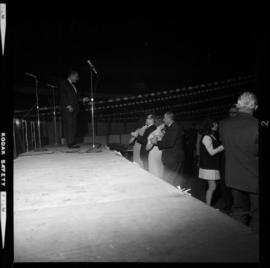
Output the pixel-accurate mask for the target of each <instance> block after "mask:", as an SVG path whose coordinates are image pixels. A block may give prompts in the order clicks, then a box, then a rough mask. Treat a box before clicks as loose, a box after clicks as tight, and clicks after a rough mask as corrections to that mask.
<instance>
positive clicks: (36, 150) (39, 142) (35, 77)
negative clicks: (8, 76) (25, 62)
mask: <svg viewBox="0 0 270 268" xmlns="http://www.w3.org/2000/svg"><path fill="white" fill-rule="evenodd" d="M25 74H26V75H28V76H30V77H32V78H34V79H35V93H36V105H37V106H36V108H37V126H38V127H37V129H38V145H39V147H38V148H36V149H35V150H34V151H35V152H40V151H47V149H45V148H42V147H41V135H40V117H39V101H38V79H37V76H34V75H32V74H28V73H25Z"/></svg>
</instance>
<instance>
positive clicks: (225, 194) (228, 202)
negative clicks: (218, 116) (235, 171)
mask: <svg viewBox="0 0 270 268" xmlns="http://www.w3.org/2000/svg"><path fill="white" fill-rule="evenodd" d="M237 114H238V109H237V107H236V104H233V105H232V106H231V108H230V110H229V113H228V118H233V117H235V116H237ZM226 119H227V118H226ZM226 119H225V120H226ZM220 156H221V158H220V175H221V180H220V184H219V185H220V194H221V200H222V201H223V207H222V208H221V209H222V211H223V212H225V213H227V214H228V213H231V209H232V203H233V200H232V199H233V198H232V191H231V188H229V187H227V186H226V184H225V152H224V151H223V152H221V155H220Z"/></svg>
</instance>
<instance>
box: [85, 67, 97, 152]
mask: <svg viewBox="0 0 270 268" xmlns="http://www.w3.org/2000/svg"><path fill="white" fill-rule="evenodd" d="M90 67H91V68H90V85H91V116H92V118H91V119H92V148H89V149H88V150H87V151H86V152H87V153H96V152H98V150H97V149H98V144H95V114H94V113H95V111H94V91H93V70H92V66H90Z"/></svg>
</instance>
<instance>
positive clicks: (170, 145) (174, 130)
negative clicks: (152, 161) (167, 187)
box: [152, 112, 184, 188]
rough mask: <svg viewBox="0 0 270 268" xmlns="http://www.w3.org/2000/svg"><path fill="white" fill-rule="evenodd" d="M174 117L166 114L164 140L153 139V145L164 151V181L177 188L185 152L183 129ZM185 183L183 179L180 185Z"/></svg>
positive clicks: (162, 157) (171, 114) (170, 113)
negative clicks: (177, 179)
mask: <svg viewBox="0 0 270 268" xmlns="http://www.w3.org/2000/svg"><path fill="white" fill-rule="evenodd" d="M174 117H175V116H174V114H173V113H172V112H166V113H165V114H164V123H165V125H166V130H165V134H164V136H163V138H162V140H157V139H153V140H152V143H154V144H157V146H158V148H159V150H162V156H161V160H162V163H163V165H164V173H163V179H164V180H165V181H167V182H168V183H170V184H172V185H174V186H176V184H177V182H176V177H177V175H178V172H179V171H180V169H181V165H182V162H183V160H184V151H183V144H182V129H181V128H180V126H179V125H178V124H177V123H176V122H175V119H174ZM183 183H184V181H183V178H182V181H181V183H180V185H181V184H183ZM181 188H182V187H181Z"/></svg>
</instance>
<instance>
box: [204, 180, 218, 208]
mask: <svg viewBox="0 0 270 268" xmlns="http://www.w3.org/2000/svg"><path fill="white" fill-rule="evenodd" d="M215 190H216V182H215V181H208V189H207V191H206V204H207V205H209V206H211V201H212V197H213V194H214V191H215Z"/></svg>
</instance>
